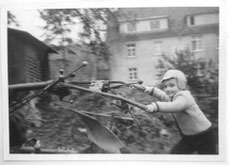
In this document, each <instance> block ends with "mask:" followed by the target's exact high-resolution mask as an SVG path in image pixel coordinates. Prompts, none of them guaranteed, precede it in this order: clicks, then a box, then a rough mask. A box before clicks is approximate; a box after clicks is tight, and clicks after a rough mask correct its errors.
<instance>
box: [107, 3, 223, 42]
mask: <svg viewBox="0 0 229 165" xmlns="http://www.w3.org/2000/svg"><path fill="white" fill-rule="evenodd" d="M205 13H219V7H153V8H149V7H145V8H119V9H118V12H117V15H118V17H117V23H118V24H120V23H122V22H127V21H131V20H132V21H140V20H147V19H153V18H154V19H155V18H167V19H168V26H169V28H168V30H165V31H160V32H146V33H145V32H143V33H136V34H135V33H132V34H122V35H119V33H112V30H111V29H114V28H112V27H108V28H110V29H109V30H110V31H111V33H110V34H109V33H108V38H109V40H110V41H112V40H125V41H128V40H143V39H153V38H163V37H172V36H181V35H193V34H198V33H200V34H201V33H202V34H203V33H212V32H216V33H217V32H218V30H219V25H218V24H215V25H203V26H199V27H189V26H187V24H186V17H187V16H190V15H195V14H205ZM114 25H115V24H113V25H112V26H114ZM116 26H117V24H116ZM114 27H115V26H114ZM115 29H116V31H117V32H118V28H115Z"/></svg>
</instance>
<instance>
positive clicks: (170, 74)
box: [161, 69, 187, 90]
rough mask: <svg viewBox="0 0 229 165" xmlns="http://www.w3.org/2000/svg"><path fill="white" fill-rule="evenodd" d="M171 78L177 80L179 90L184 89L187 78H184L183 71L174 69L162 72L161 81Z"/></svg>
mask: <svg viewBox="0 0 229 165" xmlns="http://www.w3.org/2000/svg"><path fill="white" fill-rule="evenodd" d="M172 78H174V79H176V80H177V84H178V88H179V89H181V90H185V89H186V86H187V79H186V76H185V74H184V73H183V72H181V71H180V70H176V69H171V70H168V71H167V72H166V73H165V74H164V76H163V78H162V80H161V82H163V81H166V80H169V79H172Z"/></svg>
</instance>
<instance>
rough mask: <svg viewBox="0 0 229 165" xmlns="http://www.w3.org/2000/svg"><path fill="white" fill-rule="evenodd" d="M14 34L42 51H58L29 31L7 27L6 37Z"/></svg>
mask: <svg viewBox="0 0 229 165" xmlns="http://www.w3.org/2000/svg"><path fill="white" fill-rule="evenodd" d="M10 36H14V37H16V38H19V39H21V40H22V41H23V42H27V43H30V44H32V45H33V46H35V47H36V48H38V49H43V50H44V51H47V52H48V53H57V54H58V52H57V51H56V50H55V49H53V48H51V47H50V46H48V45H46V44H45V43H44V42H42V41H40V40H38V39H37V38H36V37H34V36H33V35H31V34H30V33H28V32H26V31H22V30H18V29H13V28H8V37H10Z"/></svg>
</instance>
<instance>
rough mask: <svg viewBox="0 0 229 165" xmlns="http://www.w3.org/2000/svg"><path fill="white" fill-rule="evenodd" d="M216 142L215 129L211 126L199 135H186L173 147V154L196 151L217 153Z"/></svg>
mask: <svg viewBox="0 0 229 165" xmlns="http://www.w3.org/2000/svg"><path fill="white" fill-rule="evenodd" d="M216 144H217V138H216V134H215V130H214V129H213V128H212V127H211V128H209V129H208V130H206V131H204V132H202V133H199V134H197V135H191V136H186V135H184V136H183V137H182V139H181V141H180V142H178V143H177V144H176V145H175V146H174V147H173V149H172V150H171V154H192V153H194V152H195V151H196V152H197V153H198V154H217V149H216Z"/></svg>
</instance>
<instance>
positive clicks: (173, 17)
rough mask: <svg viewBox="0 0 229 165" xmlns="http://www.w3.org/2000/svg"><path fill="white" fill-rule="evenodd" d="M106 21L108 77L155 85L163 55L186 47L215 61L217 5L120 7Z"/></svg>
mask: <svg viewBox="0 0 229 165" xmlns="http://www.w3.org/2000/svg"><path fill="white" fill-rule="evenodd" d="M117 14H118V17H117V19H116V20H110V22H109V23H108V30H107V40H108V42H109V45H110V51H111V53H112V54H113V56H112V60H111V63H110V65H111V77H110V78H111V79H114V80H117V79H118V80H123V81H132V80H135V79H140V80H143V81H144V83H146V84H154V83H156V82H157V81H158V80H157V78H156V75H157V69H156V65H157V63H158V59H159V58H160V57H161V55H162V54H165V55H173V54H175V52H176V51H179V50H185V49H189V50H190V51H191V52H192V53H193V54H195V57H197V58H200V59H212V60H213V61H215V62H216V63H217V62H218V43H219V8H218V7H162V8H121V9H118V11H117Z"/></svg>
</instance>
